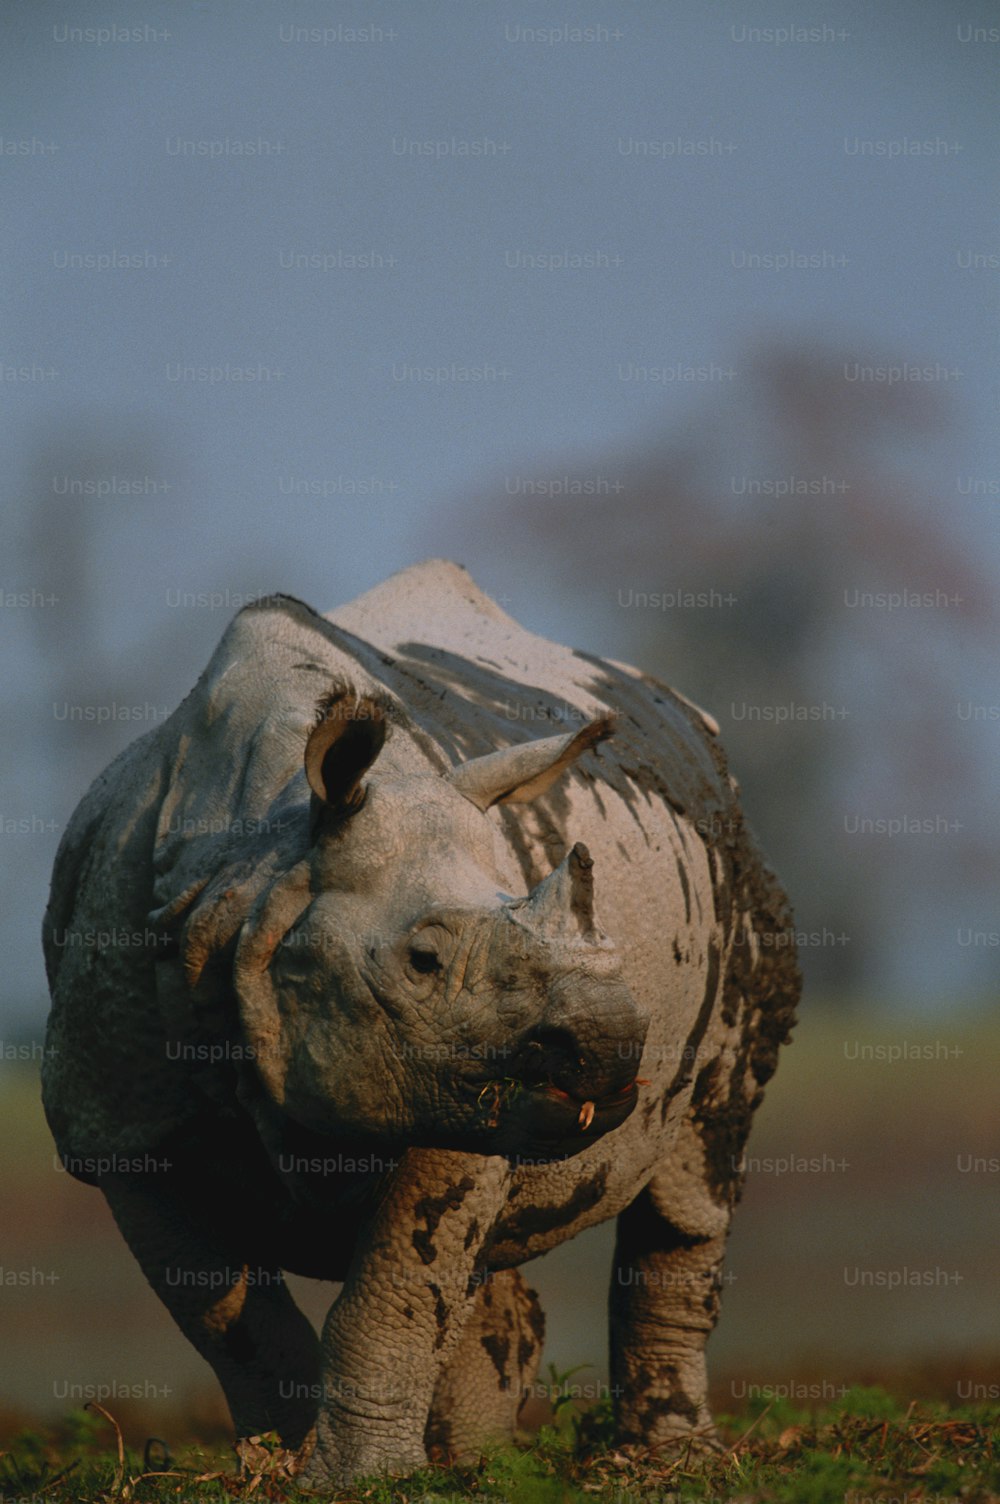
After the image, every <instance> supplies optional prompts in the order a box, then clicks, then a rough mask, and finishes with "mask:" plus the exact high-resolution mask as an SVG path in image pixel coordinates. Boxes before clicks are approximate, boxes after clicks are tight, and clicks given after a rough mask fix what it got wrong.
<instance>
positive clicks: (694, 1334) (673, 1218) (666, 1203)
mask: <svg viewBox="0 0 1000 1504" xmlns="http://www.w3.org/2000/svg"><path fill="white" fill-rule="evenodd" d="M681 1161H682V1163H683V1156H681ZM688 1163H690V1161H688ZM680 1180H686V1181H687V1183H686V1184H680V1185H679V1184H678V1181H680ZM671 1203H673V1206H672V1207H671ZM729 1219H730V1211H729V1208H728V1207H725V1206H718V1205H716V1204H714V1203H712V1202H711V1201H710V1200H709V1199H708V1198H707V1195H706V1192H705V1190H704V1188H703V1186H701V1185H699V1184H698V1183H697V1181H696V1177H695V1176H694V1175H690V1174H688V1173H686V1172H684V1171H681V1172H678V1171H676V1170H675V1171H674V1173H673V1174H672V1175H671V1177H670V1180H669V1183H667V1184H664V1182H663V1181H662V1180H661V1181H659V1182H657V1181H655V1180H654V1181H653V1182H652V1183H651V1184H650V1185H648V1186H646V1188H645V1189H644V1190H643V1191H642V1192H641V1193H640V1195H639V1196H637V1198H636V1199H635V1201H633V1202H632V1204H631V1206H629V1207H627V1208H626V1210H625V1211H624V1212H622V1213H621V1215H620V1216H619V1218H618V1231H617V1240H616V1245H615V1262H614V1272H613V1274H612V1281H611V1298H610V1302H609V1305H610V1317H611V1328H610V1339H611V1341H610V1347H611V1385H612V1394H613V1395H614V1396H615V1410H616V1416H617V1421H618V1434H619V1439H620V1440H621V1441H623V1442H637V1443H639V1444H640V1445H642V1446H647V1447H650V1448H653V1449H656V1448H659V1447H663V1446H669V1445H671V1444H673V1443H677V1442H679V1441H691V1440H699V1441H701V1442H702V1443H704V1444H706V1445H708V1446H715V1445H717V1442H716V1437H715V1427H714V1424H713V1421H712V1416H711V1412H710V1411H709V1408H708V1377H707V1373H706V1369H705V1344H706V1342H707V1341H708V1338H709V1335H710V1334H711V1332H712V1329H713V1328H714V1326H715V1323H716V1320H717V1319H718V1315H719V1293H720V1290H721V1287H722V1263H723V1258H724V1255H725V1249H726V1234H727V1232H728V1229H729Z"/></svg>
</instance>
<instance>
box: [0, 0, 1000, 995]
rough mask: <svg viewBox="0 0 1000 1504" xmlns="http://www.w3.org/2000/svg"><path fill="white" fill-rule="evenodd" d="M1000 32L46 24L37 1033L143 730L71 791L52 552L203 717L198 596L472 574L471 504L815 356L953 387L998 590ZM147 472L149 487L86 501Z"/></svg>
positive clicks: (323, 8)
mask: <svg viewBox="0 0 1000 1504" xmlns="http://www.w3.org/2000/svg"><path fill="white" fill-rule="evenodd" d="M996 22H997V16H996V11H995V8H994V7H992V6H990V5H987V4H984V3H979V0H973V3H969V4H964V3H963V4H955V3H952V0H949V3H944V0H941V3H931V0H887V3H882V4H880V5H878V6H873V5H872V4H871V3H869V0H866V3H856V0H844V3H840V4H826V5H817V6H815V7H810V6H802V5H798V4H796V5H787V4H774V3H771V4H768V3H760V4H754V5H752V6H748V5H746V4H735V3H719V4H712V5H706V4H704V3H698V0H671V3H670V4H666V3H661V0H589V3H588V0H581V3H577V4H574V5H566V4H563V5H559V4H552V3H548V0H499V3H473V0H466V3H462V0H406V3H403V0H397V3H388V0H386V3H371V4H366V3H361V0H355V3H351V0H238V3H237V0H222V3H219V4H207V3H181V0H178V3H167V0H148V3H145V0H132V3H121V4H101V3H95V4H89V3H88V4H83V5H81V4H73V5H69V4H65V3H58V0H25V3H11V0H8V4H7V6H6V8H5V13H4V19H3V34H4V35H3V48H2V54H3V61H2V64H0V68H2V73H3V86H2V89H0V134H2V162H0V172H2V178H3V185H4V186H3V203H4V214H3V216H2V227H0V277H2V289H3V300H4V308H5V312H4V319H3V331H4V332H3V338H2V348H0V362H2V367H3V382H2V402H3V411H4V423H5V427H6V430H7V435H8V440H7V453H8V464H7V469H6V484H7V485H8V486H9V488H10V492H9V498H8V501H7V503H6V505H5V516H6V524H5V528H6V532H7V538H6V542H5V545H4V550H3V582H2V583H3V588H4V589H5V591H7V592H13V593H15V594H19V595H20V596H22V597H24V596H28V597H29V598H30V600H31V604H29V605H27V606H19V605H18V604H17V603H16V602H15V603H13V604H12V605H11V607H10V609H8V610H5V611H4V613H3V618H4V627H5V644H6V646H5V653H4V659H5V666H6V668H7V670H8V675H9V683H10V696H11V698H10V706H11V709H10V711H9V712H8V725H9V728H10V730H11V731H12V736H11V740H10V752H9V755H8V757H7V759H6V762H5V768H4V776H5V783H6V789H5V793H4V797H3V814H4V817H5V819H7V820H8V821H11V820H13V821H21V822H23V821H25V820H30V821H31V822H32V828H31V829H30V830H28V831H27V832H25V831H24V830H23V829H22V828H14V829H10V830H9V832H8V834H7V835H5V838H4V850H5V854H6V855H7V857H8V861H7V862H6V863H5V867H6V869H7V872H8V879H7V887H6V897H5V901H4V910H5V923H6V925H7V926H8V935H9V938H8V942H7V946H6V954H7V958H8V964H7V987H8V989H9V993H8V1000H9V1003H10V1004H11V1006H12V1008H13V1010H14V1011H15V1012H17V1013H18V1014H19V1015H21V1016H23V1015H26V1014H28V1013H32V1014H37V1012H38V1010H39V1006H40V998H41V991H42V977H41V963H40V956H39V954H38V947H37V942H36V939H35V936H36V933H37V929H36V926H37V919H38V915H39V914H40V911H41V908H42V907H43V906H44V894H45V883H46V873H47V868H48V867H49V866H50V864H51V858H52V855H53V853H54V848H55V843H56V840H57V838H58V826H59V825H60V824H61V823H62V822H64V821H65V820H66V818H67V816H68V814H69V813H70V811H71V809H72V807H73V805H74V804H75V802H76V800H77V798H78V796H79V793H80V792H81V788H80V786H79V784H78V780H79V779H80V778H81V776H82V775H83V774H86V776H90V775H92V774H94V773H96V772H97V771H98V770H99V768H100V766H101V765H102V763H103V761H104V760H105V759H106V756H107V753H108V750H109V748H112V749H113V747H114V746H119V745H124V744H125V743H126V742H127V741H128V740H129V739H130V738H131V736H132V735H134V734H135V732H136V730H137V729H146V728H145V725H142V726H140V727H138V728H137V727H136V725H134V724H123V725H121V726H120V727H115V728H114V729H113V732H112V733H111V734H110V738H109V735H107V734H104V733H102V739H101V740H98V739H97V738H96V736H94V735H93V728H89V727H87V726H81V727H80V728H79V733H78V735H79V738H80V741H81V743H82V744H83V745H84V747H85V748H92V751H93V755H92V757H90V753H89V751H86V750H84V751H83V752H82V753H81V756H80V757H77V758H76V759H75V760H74V761H73V765H72V777H71V778H68V779H63V778H61V777H60V766H59V762H58V754H57V753H54V752H52V753H50V752H49V750H47V746H48V736H49V733H51V732H52V731H53V729H54V728H53V716H52V715H51V714H50V713H49V705H48V701H50V700H51V699H52V695H53V693H54V692H55V690H54V686H55V685H56V684H57V681H58V679H59V672H60V668H61V669H62V671H63V677H64V678H65V671H66V670H67V669H68V667H69V666H70V665H72V664H73V663H74V662H75V656H74V655H75V654H76V652H77V651H78V649H79V646H80V642H79V632H80V630H81V626H80V621H81V618H80V616H79V614H78V613H77V610H76V607H77V605H78V603H77V602H74V600H73V598H72V595H73V590H72V582H71V583H70V585H69V586H68V587H64V589H68V592H69V593H68V596H67V595H66V594H64V595H63V598H61V599H60V600H59V601H57V602H56V603H54V604H52V605H51V606H49V605H44V604H42V605H40V604H38V603H37V601H35V600H34V597H32V595H31V593H32V592H33V591H35V590H38V591H40V592H41V593H42V595H44V594H45V592H46V591H47V590H48V588H49V585H50V581H49V579H48V575H47V570H48V569H49V563H46V562H45V561H44V548H43V545H42V544H41V543H40V541H39V539H40V536H41V535H42V534H44V535H45V536H47V537H48V538H49V539H50V540H51V539H59V538H60V537H61V536H62V535H63V534H64V533H65V534H66V536H67V537H69V536H70V534H72V536H73V537H74V538H77V539H78V537H79V533H82V536H83V545H82V547H83V549H84V556H85V559H86V561H87V570H88V571H89V580H90V582H91V589H92V592H93V596H94V598H96V601H97V606H96V610H95V611H92V612H91V615H90V617H89V627H88V631H89V632H90V633H91V634H92V638H91V639H88V640H92V641H93V644H94V650H95V652H96V651H98V649H99V651H100V653H101V654H102V655H103V658H104V660H105V661H106V663H107V664H110V665H115V664H118V665H123V666H124V665H128V668H129V674H130V677H129V691H130V694H132V695H133V696H134V691H135V686H137V685H140V684H141V683H142V682H143V677H142V664H141V663H137V662H136V655H137V654H141V655H143V657H144V659H147V660H149V681H150V683H151V684H155V686H156V696H155V698H156V701H157V703H158V704H159V703H167V704H169V707H170V708H172V705H173V703H174V702H175V701H176V698H177V697H178V696H179V695H180V694H182V693H183V692H184V691H185V690H186V689H187V687H189V685H190V683H191V682H193V680H194V678H195V677H196V676H197V673H198V672H199V671H200V669H201V667H202V666H203V663H204V660H205V658H206V656H207V654H208V652H209V651H210V650H211V647H212V645H213V643H214V641H215V640H216V639H217V637H218V635H219V633H220V632H221V631H222V629H223V627H224V625H225V621H226V619H227V617H228V615H229V614H230V611H229V609H228V607H222V608H219V609H212V608H211V607H210V606H208V607H200V606H194V607H191V608H188V609H185V608H184V607H183V606H181V605H179V604H178V602H180V601H183V600H184V599H185V598H186V597H187V596H189V595H193V594H197V592H206V591H212V590H223V591H225V590H228V591H230V592H232V593H233V594H238V593H239V592H251V593H258V592H263V591H269V590H272V589H283V590H288V591H291V592H293V593H295V594H298V595H300V596H302V597H304V598H305V599H307V600H309V601H310V602H312V603H313V604H315V605H316V606H318V607H320V608H321V609H326V608H328V607H330V606H332V605H333V604H335V603H336V602H337V601H338V600H342V599H344V598H346V597H348V596H351V595H354V594H357V593H359V592H360V591H361V590H363V589H365V588H367V587H368V586H369V585H371V584H373V583H374V582H375V581H377V580H378V579H380V578H382V577H383V576H384V575H385V574H386V573H388V572H389V571H391V570H393V569H396V568H399V567H401V566H403V565H405V564H407V563H409V562H412V561H413V560H414V559H415V558H417V557H421V556H424V555H427V554H429V553H443V554H452V553H454V552H456V551H457V550H456V548H455V540H454V537H453V532H454V518H455V508H456V506H457V505H458V506H460V505H461V502H462V498H463V497H464V496H466V495H469V496H471V495H473V494H475V495H477V496H480V497H481V496H482V494H483V493H484V491H486V490H487V489H488V488H489V487H490V486H493V485H497V484H501V480H500V478H501V477H503V476H504V475H505V474H507V473H510V471H511V470H512V468H516V469H518V470H520V471H526V470H539V469H548V470H554V469H557V468H558V467H560V466H561V465H563V464H570V463H572V464H574V465H579V464H580V463H581V462H583V461H587V460H589V459H592V460H593V461H594V463H595V464H597V465H599V463H600V458H601V456H602V455H604V454H609V453H616V454H619V455H620V454H621V453H622V452H623V451H625V452H627V451H628V450H629V448H630V447H634V448H635V450H636V451H637V452H639V451H640V450H641V449H642V448H643V447H644V446H645V445H647V444H648V443H651V442H652V441H653V440H655V438H656V437H657V435H658V434H660V433H662V432H665V431H669V432H672V433H675V434H676V433H678V432H682V431H683V429H684V425H685V423H687V422H689V421H690V422H692V423H694V422H696V421H698V414H699V412H701V411H702V410H703V407H704V403H705V400H706V392H711V393H714V392H715V391H716V390H718V391H723V390H725V391H728V390H729V389H730V388H733V387H735V386H738V383H739V381H740V379H741V375H742V372H743V370H744V369H745V362H746V361H747V357H748V351H750V350H751V349H753V348H754V347H755V346H757V345H759V344H760V343H761V342H766V341H780V340H788V341H790V342H797V343H799V344H806V345H809V344H810V343H815V345H816V346H817V347H823V346H830V347H833V348H836V349H838V350H841V351H843V352H844V355H845V358H848V359H858V360H873V359H874V360H878V359H885V360H896V361H898V360H903V361H908V362H912V363H913V364H914V365H918V366H921V367H924V368H926V367H928V366H930V367H934V368H938V367H939V368H940V371H941V372H944V373H945V374H939V375H938V376H937V377H936V378H935V390H936V392H937V394H938V395H940V396H942V397H943V398H944V399H945V400H946V402H947V404H948V407H949V413H950V425H949V427H948V430H947V431H946V432H944V433H942V434H941V435H939V436H938V437H937V438H936V439H935V440H934V442H933V444H931V445H930V447H929V448H928V449H927V450H926V451H925V452H923V453H922V454H921V455H920V456H919V464H920V466H921V467H922V468H921V472H920V482H921V485H922V486H923V487H925V488H930V490H931V491H932V492H933V491H937V492H938V494H940V497H941V505H942V508H943V509H944V508H946V509H947V510H948V511H949V512H950V513H951V515H952V521H951V526H952V527H953V529H954V532H955V536H956V537H960V538H962V539H963V540H964V541H965V542H966V543H969V544H971V545H972V546H973V547H974V549H975V551H976V552H977V553H978V554H979V555H980V557H981V558H982V559H983V560H984V561H985V565H986V567H988V568H989V569H991V570H995V565H996V527H995V520H996V495H995V493H994V494H993V495H992V501H991V500H990V499H989V498H987V499H985V500H984V499H983V498H982V497H976V496H971V497H963V496H961V495H959V494H958V488H957V481H956V477H967V478H968V477H974V478H978V479H980V480H981V481H982V482H983V484H984V485H989V484H993V485H995V483H996V480H997V477H1000V458H998V453H997V440H996V423H995V419H996V411H997V397H998V393H997V380H996V378H997V363H996V298H995V289H996V279H997V269H998V265H1000V255H998V251H1000V243H998V240H997V234H996V224H995V206H996V163H997V150H996V148H997V117H996V103H995V100H996V93H995V91H996V82H997V76H996V74H997V68H996V64H997V57H998V52H1000V42H998V39H997V35H998V34H997V25H996ZM562 256H565V257H567V258H568V260H569V264H560V261H559V258H560V257H562ZM754 257H762V258H764V260H763V264H760V263H756V264H755V263H754V261H753V258H754ZM553 258H555V264H553ZM768 258H772V259H771V260H770V261H769V260H768ZM773 258H777V264H775V260H774V259H773ZM782 258H785V259H784V260H783V259H782ZM803 258H804V260H805V264H798V263H800V262H801V261H802V260H803ZM789 260H790V261H791V262H793V263H796V264H792V265H789V264H788V262H789ZM748 262H749V264H747V263H748ZM636 368H639V369H641V370H643V371H644V372H645V373H646V375H645V376H643V377H636V376H633V375H629V373H630V372H633V371H635V369H636ZM692 370H695V371H697V370H700V371H702V372H706V371H707V373H708V374H707V376H705V375H703V376H701V377H699V376H697V375H695V376H691V375H689V374H688V373H689V372H690V371H692ZM428 371H429V372H430V373H431V374H430V376H428ZM651 371H652V372H656V373H659V375H658V377H655V376H651V375H650V374H649V373H650V372H651ZM720 373H721V374H720ZM726 373H731V374H726ZM954 373H957V374H954ZM731 437H732V436H731V435H730V440H729V441H730V442H731ZM748 442H749V439H748ZM76 454H79V455H81V456H82V458H81V459H80V461H79V464H76V461H75V460H74V455H76ZM905 458H906V457H905V456H903V457H902V459H903V460H904V461H905ZM914 463H916V462H914ZM75 464H76V468H75V469H74V465H75ZM116 476H117V478H118V483H119V484H120V483H121V482H122V481H123V480H125V481H127V482H128V483H129V484H130V485H131V486H132V487H133V488H136V487H138V489H139V494H121V493H115V494H111V495H94V494H83V495H74V494H73V492H72V487H71V485H70V482H71V481H72V480H73V479H74V478H76V479H89V480H90V481H91V483H92V484H93V483H95V482H96V481H99V480H100V479H102V478H103V479H104V480H106V481H110V480H111V478H112V477H116ZM60 488H61V489H60ZM67 493H68V494H67ZM81 512H82V514H83V522H82V527H81V516H80V514H81ZM70 522H71V523H72V526H70ZM78 530H79V531H78ZM67 546H69V545H67ZM519 547H520V548H522V549H524V548H525V547H526V545H525V544H524V543H523V541H522V540H519V539H518V538H516V537H512V538H511V540H510V549H509V552H508V553H506V554H505V555H504V556H503V557H498V556H497V553H496V550H495V547H493V546H492V545H491V546H490V547H485V546H484V547H483V548H481V549H479V550H478V551H477V549H476V546H475V537H474V533H473V536H472V537H471V538H470V537H469V536H468V535H466V536H463V538H462V540H461V549H460V556H461V557H462V559H463V562H465V563H467V564H468V565H469V566H470V567H471V568H472V569H473V572H474V574H475V575H476V577H477V578H478V580H479V581H480V583H481V584H482V585H483V586H484V587H485V588H487V589H491V590H495V591H497V593H500V591H501V590H503V591H505V592H506V593H507V595H508V597H509V609H510V610H511V611H512V612H513V614H515V615H517V616H519V617H520V618H521V619H522V620H523V621H524V622H525V624H526V625H529V626H532V627H536V628H538V629H539V630H543V631H545V632H547V633H549V634H550V635H555V636H559V637H561V638H563V639H564V640H574V641H577V642H581V643H583V644H584V645H586V646H588V647H591V648H593V649H596V650H602V649H603V650H605V651H608V652H612V653H614V652H616V651H620V644H619V643H616V642H606V641H596V640H591V638H590V637H589V636H588V632H589V631H590V629H589V628H588V621H587V614H586V608H585V606H584V605H582V604H581V603H580V602H579V601H578V600H574V599H573V598H572V597H571V596H568V595H566V594H564V593H559V592H557V591H555V590H553V591H552V592H551V593H549V592H546V591H544V590H542V589H540V588H539V574H538V572H537V570H536V569H534V568H531V567H528V566H529V564H530V560H529V559H528V558H527V556H526V555H525V556H524V563H525V567H524V569H523V570H519V569H518V567H517V564H518V559H519V554H518V550H519ZM40 561H41V562H40ZM82 588H83V587H82V585H81V590H82ZM237 604H238V602H237ZM41 612H48V613H49V615H48V618H47V620H46V623H45V624H44V626H43V627H41V628H40V626H39V621H38V617H39V614H40V613H41ZM181 615H183V616H184V619H185V630H184V632H183V633H179V630H178V618H179V617H180V616H181ZM180 641H183V651H180V650H179V649H176V650H175V646H174V644H176V643H178V642H180ZM158 643H162V644H163V645H164V647H163V658H162V660H161V658H160V656H159V654H158V652H157V644H158ZM106 677H107V675H105V679H106ZM39 684H40V685H41V686H42V695H41V698H42V699H43V700H44V702H45V703H42V704H41V708H40V709H39V703H38V702H39V696H37V695H34V697H33V691H34V690H36V689H37V686H38V685H39ZM59 693H60V694H65V686H64V684H63V687H62V688H61V689H60V690H59ZM55 729H57V730H58V729H59V728H55ZM62 730H63V731H65V728H62ZM993 734H994V735H995V730H994V733H993ZM88 737H91V738H92V739H91V741H90V742H87V738H88ZM116 738H117V739H116ZM88 757H90V763H92V766H91V765H90V763H88ZM46 820H51V821H53V822H54V825H55V827H56V829H54V830H48V831H46V830H38V829H35V828H34V827H35V824H36V823H39V824H42V825H44V823H45V821H46Z"/></svg>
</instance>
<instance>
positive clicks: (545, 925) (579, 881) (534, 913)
mask: <svg viewBox="0 0 1000 1504" xmlns="http://www.w3.org/2000/svg"><path fill="white" fill-rule="evenodd" d="M517 917H518V919H519V921H520V922H521V923H522V924H524V925H527V927H528V928H529V929H531V930H533V931H534V932H535V933H536V934H538V935H540V936H542V937H543V938H544V939H546V940H555V941H564V942H565V941H568V942H570V943H573V942H576V941H579V940H596V939H599V938H600V932H599V930H598V928H597V921H596V920H595V918H594V863H593V860H592V858H591V855H590V852H589V851H588V850H587V848H586V846H584V844H583V842H582V841H577V843H576V845H575V846H574V847H573V849H572V850H571V851H570V852H569V853H568V854H567V856H566V857H565V858H564V860H563V861H562V862H560V864H559V866H558V867H557V868H556V869H555V871H554V872H550V873H549V875H548V877H546V878H543V879H542V881H541V882H540V883H539V884H538V886H537V888H535V889H534V890H533V891H532V892H531V893H530V894H529V895H528V897H527V899H525V900H524V902H523V904H522V905H521V906H519V912H518V916H517Z"/></svg>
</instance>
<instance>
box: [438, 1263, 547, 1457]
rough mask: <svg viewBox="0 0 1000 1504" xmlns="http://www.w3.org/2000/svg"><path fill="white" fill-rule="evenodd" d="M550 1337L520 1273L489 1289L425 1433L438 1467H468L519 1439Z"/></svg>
mask: <svg viewBox="0 0 1000 1504" xmlns="http://www.w3.org/2000/svg"><path fill="white" fill-rule="evenodd" d="M544 1334H545V1318H544V1316H543V1315H542V1309H541V1306H540V1305H539V1304H538V1296H537V1295H536V1294H535V1292H534V1290H529V1288H528V1286H527V1285H526V1284H525V1282H524V1280H523V1279H522V1277H521V1275H520V1274H519V1273H518V1271H517V1270H516V1269H504V1270H501V1271H499V1272H498V1273H496V1274H491V1275H489V1277H488V1278H487V1279H485V1280H484V1281H483V1283H482V1284H481V1285H480V1287H479V1292H478V1295H477V1298H476V1302H475V1305H474V1306H473V1308H472V1311H471V1312H470V1313H469V1317H468V1319H467V1321H466V1323H465V1326H464V1327H463V1329H462V1335H461V1338H460V1340H459V1342H458V1345H457V1346H456V1347H455V1349H454V1350H453V1351H452V1352H451V1353H450V1354H449V1357H448V1361H447V1363H446V1366H445V1367H444V1368H443V1369H442V1371H441V1374H440V1376H439V1378H438V1382H437V1386H436V1388H435V1391H434V1401H433V1404H432V1406H431V1413H430V1419H429V1420H428V1423H427V1431H426V1433H425V1443H426V1446H427V1452H428V1455H429V1456H430V1457H431V1458H432V1460H434V1461H451V1460H454V1461H460V1460H462V1459H463V1458H464V1459H467V1458H470V1457H475V1456H477V1455H478V1454H479V1453H480V1452H481V1451H483V1450H484V1449H485V1448H487V1447H489V1446H495V1445H496V1444H497V1443H502V1442H509V1441H510V1440H511V1439H512V1437H513V1435H514V1428H515V1425H516V1423H517V1416H518V1411H519V1410H520V1408H521V1406H522V1404H523V1403H524V1400H525V1397H526V1395H527V1394H528V1392H529V1390H530V1389H531V1386H532V1384H533V1383H534V1379H535V1374H536V1373H537V1371H538V1364H539V1360H540V1359H541V1355H542V1341H543V1338H544Z"/></svg>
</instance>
